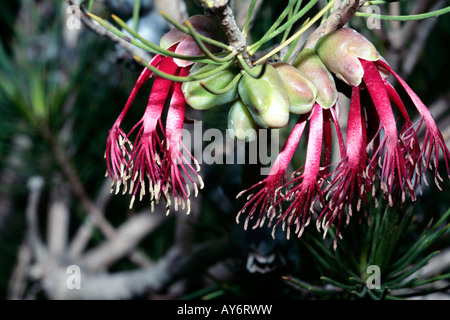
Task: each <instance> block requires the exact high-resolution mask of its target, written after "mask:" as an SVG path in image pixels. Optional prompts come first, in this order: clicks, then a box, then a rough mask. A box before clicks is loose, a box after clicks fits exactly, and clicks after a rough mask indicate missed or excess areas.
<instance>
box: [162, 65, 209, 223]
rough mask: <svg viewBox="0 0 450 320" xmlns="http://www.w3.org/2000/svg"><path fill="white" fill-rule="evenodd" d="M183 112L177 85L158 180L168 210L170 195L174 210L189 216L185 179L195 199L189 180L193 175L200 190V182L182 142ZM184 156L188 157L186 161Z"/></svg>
mask: <svg viewBox="0 0 450 320" xmlns="http://www.w3.org/2000/svg"><path fill="white" fill-rule="evenodd" d="M188 74H189V70H188V69H186V68H183V69H182V70H181V71H180V76H187V75H188ZM185 110H186V100H185V99H184V96H183V92H182V91H181V83H180V82H177V83H175V84H174V90H173V93H172V98H171V100H170V105H169V111H168V113H167V120H166V128H165V129H166V132H165V133H166V140H165V146H164V149H165V154H164V158H163V160H162V163H161V172H162V175H161V181H163V186H162V191H163V193H164V197H165V199H166V202H167V207H169V205H170V204H171V203H172V201H171V200H170V198H171V197H170V194H172V195H173V205H174V208H175V211H177V210H178V207H179V206H180V207H181V208H182V209H185V208H186V209H187V214H188V213H189V212H190V201H189V195H190V187H189V185H188V183H187V182H186V179H187V180H188V181H189V182H190V183H191V185H192V186H193V188H194V192H195V196H197V194H198V186H197V183H196V182H195V181H194V180H193V179H192V176H195V177H196V179H197V180H198V183H199V186H200V189H201V188H203V180H202V178H201V177H200V175H198V173H197V171H199V170H200V167H199V164H198V162H197V160H195V158H194V157H193V156H192V155H191V154H190V152H189V150H187V149H186V147H184V145H183V144H182V141H181V139H182V129H183V124H184V115H185ZM184 154H186V155H187V156H188V157H189V158H186V157H185V156H184ZM191 160H192V161H193V162H194V164H195V166H196V168H195V169H194V167H193V166H192V164H191ZM180 169H181V170H180ZM167 210H169V208H168V209H167Z"/></svg>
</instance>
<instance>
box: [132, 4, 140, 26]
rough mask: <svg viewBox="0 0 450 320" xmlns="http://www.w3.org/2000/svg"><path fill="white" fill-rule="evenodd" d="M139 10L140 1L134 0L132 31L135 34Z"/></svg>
mask: <svg viewBox="0 0 450 320" xmlns="http://www.w3.org/2000/svg"><path fill="white" fill-rule="evenodd" d="M140 9H141V0H134V7H133V29H134V31H136V32H137V28H138V24H139V11H140Z"/></svg>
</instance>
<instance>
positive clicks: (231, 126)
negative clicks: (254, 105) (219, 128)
mask: <svg viewBox="0 0 450 320" xmlns="http://www.w3.org/2000/svg"><path fill="white" fill-rule="evenodd" d="M257 128H258V126H257V125H256V123H255V121H254V120H253V117H252V115H251V113H250V111H248V109H247V107H246V106H245V104H244V103H243V102H242V100H240V99H238V100H236V101H235V102H234V103H233V105H232V106H231V108H230V111H229V112H228V133H229V134H230V136H231V137H233V138H235V139H237V140H243V141H246V142H250V141H253V140H255V139H256V137H257V135H256V129H257Z"/></svg>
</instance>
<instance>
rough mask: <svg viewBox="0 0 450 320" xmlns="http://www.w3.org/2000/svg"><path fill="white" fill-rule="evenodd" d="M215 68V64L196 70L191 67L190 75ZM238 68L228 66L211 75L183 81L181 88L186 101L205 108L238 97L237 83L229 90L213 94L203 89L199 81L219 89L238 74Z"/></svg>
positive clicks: (193, 106)
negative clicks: (200, 78) (201, 78)
mask: <svg viewBox="0 0 450 320" xmlns="http://www.w3.org/2000/svg"><path fill="white" fill-rule="evenodd" d="M214 68H217V66H216V65H213V64H207V65H205V66H203V67H201V68H199V69H197V70H195V69H192V70H191V73H190V74H191V75H198V74H201V73H204V72H208V71H211V70H213V69H214ZM239 71H240V70H239V68H237V67H234V66H233V67H230V68H227V69H225V70H222V71H219V72H217V73H215V74H213V75H212V76H210V77H208V78H206V79H203V80H198V81H191V82H185V83H183V85H182V87H181V90H182V91H183V94H184V97H185V99H186V102H187V103H188V104H189V105H190V106H191V107H192V108H194V109H197V110H206V109H210V108H212V107H215V106H220V105H223V104H226V103H230V102H232V101H234V100H236V99H237V98H238V90H237V87H238V84H237V83H236V84H235V85H233V86H232V87H231V88H230V90H228V91H227V92H225V93H222V94H213V93H212V92H210V91H208V90H207V89H205V88H204V87H203V86H202V85H201V84H200V83H203V84H204V85H205V86H206V87H207V88H210V89H211V91H212V90H221V89H223V88H225V87H227V86H228V85H229V84H230V82H231V81H232V80H233V79H234V78H235V77H236V76H238V74H239Z"/></svg>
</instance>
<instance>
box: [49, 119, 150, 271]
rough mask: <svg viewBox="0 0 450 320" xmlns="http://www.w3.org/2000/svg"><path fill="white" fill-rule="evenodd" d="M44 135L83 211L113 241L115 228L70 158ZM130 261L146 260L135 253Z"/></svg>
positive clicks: (52, 140) (50, 138) (51, 134)
mask: <svg viewBox="0 0 450 320" xmlns="http://www.w3.org/2000/svg"><path fill="white" fill-rule="evenodd" d="M43 135H44V137H45V138H46V140H47V141H48V143H49V145H50V147H51V149H52V151H53V155H54V157H55V160H56V162H57V164H58V165H59V167H60V168H61V170H62V172H63V173H64V175H65V176H66V178H67V180H68V182H69V185H70V188H71V190H72V191H73V193H74V194H75V196H76V197H77V198H78V199H79V200H80V204H81V206H82V207H83V209H84V210H85V211H86V212H87V213H88V214H89V216H90V218H91V219H92V222H93V223H94V225H95V226H97V227H98V228H99V229H100V230H101V232H102V233H103V234H104V235H105V236H106V238H108V239H113V238H114V237H115V236H116V231H115V229H114V227H113V226H112V225H111V224H110V223H109V221H108V220H106V219H105V217H104V215H103V212H102V211H100V210H99V208H98V207H97V206H96V205H95V203H94V202H93V201H92V200H91V199H90V198H89V196H88V195H87V193H86V191H85V190H84V187H83V184H82V183H81V181H80V179H79V177H78V174H77V172H76V170H75V168H74V166H73V165H72V162H71V161H70V158H69V157H68V156H67V154H66V153H65V152H64V150H63V149H62V148H61V146H60V145H59V143H58V140H57V139H56V137H55V136H54V135H53V133H52V132H51V131H50V130H49V129H48V128H46V127H44V128H43ZM130 259H131V260H133V261H135V262H136V263H139V264H141V262H142V261H143V260H145V257H143V256H142V254H140V253H139V252H137V251H134V252H132V253H131V254H130Z"/></svg>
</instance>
